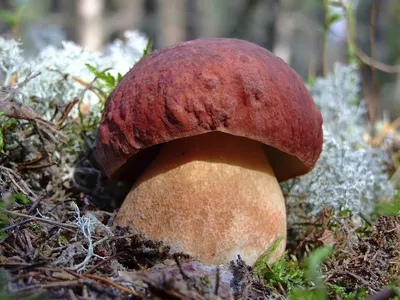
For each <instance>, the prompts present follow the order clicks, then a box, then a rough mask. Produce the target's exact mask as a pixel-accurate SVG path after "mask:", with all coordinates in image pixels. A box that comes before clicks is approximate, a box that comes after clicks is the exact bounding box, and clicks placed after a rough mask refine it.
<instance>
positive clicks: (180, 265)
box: [174, 254, 190, 280]
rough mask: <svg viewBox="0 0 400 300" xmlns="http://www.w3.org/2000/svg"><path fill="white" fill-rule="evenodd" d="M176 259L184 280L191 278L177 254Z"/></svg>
mask: <svg viewBox="0 0 400 300" xmlns="http://www.w3.org/2000/svg"><path fill="white" fill-rule="evenodd" d="M174 260H175V262H176V264H177V266H178V269H179V272H180V273H181V275H182V278H183V280H188V279H190V277H189V276H188V275H187V274H186V273H185V271H183V268H182V264H181V262H180V261H179V258H178V255H177V254H174Z"/></svg>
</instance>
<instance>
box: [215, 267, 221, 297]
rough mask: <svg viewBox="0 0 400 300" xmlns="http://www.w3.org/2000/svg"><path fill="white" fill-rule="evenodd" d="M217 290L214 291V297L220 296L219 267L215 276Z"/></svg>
mask: <svg viewBox="0 0 400 300" xmlns="http://www.w3.org/2000/svg"><path fill="white" fill-rule="evenodd" d="M215 276H216V278H215V290H214V295H216V296H218V290H219V281H220V278H219V268H218V267H217V274H216V275H215Z"/></svg>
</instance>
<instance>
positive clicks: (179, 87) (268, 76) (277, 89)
mask: <svg viewBox="0 0 400 300" xmlns="http://www.w3.org/2000/svg"><path fill="white" fill-rule="evenodd" d="M211 131H221V132H225V133H228V134H231V135H236V136H243V137H247V138H249V139H254V140H257V141H259V142H261V143H263V144H265V145H267V146H269V147H268V152H269V155H270V157H272V158H271V159H270V163H271V166H272V168H273V170H274V173H275V176H276V178H277V179H278V180H279V181H283V180H286V179H289V178H291V177H294V176H298V175H302V174H305V173H307V172H308V171H309V170H310V169H311V168H312V167H313V166H314V164H315V163H316V161H317V159H318V157H319V155H320V153H321V150H322V117H321V114H320V112H319V111H318V110H317V108H316V106H315V104H314V102H313V100H312V98H311V96H310V94H309V92H308V90H307V89H306V87H305V86H304V84H303V82H302V79H301V78H300V76H299V75H298V74H297V73H296V72H295V71H294V70H293V69H292V68H291V67H290V66H288V65H287V64H286V63H285V62H284V61H283V60H281V59H280V58H278V57H277V56H275V55H274V54H272V53H271V52H270V51H268V50H266V49H264V48H262V47H260V46H258V45H255V44H253V43H250V42H246V41H243V40H238V39H231V38H202V39H197V40H192V41H187V42H183V43H179V44H176V45H172V46H169V47H165V48H162V49H160V50H157V51H154V52H152V53H151V54H150V55H148V56H147V57H145V58H144V59H142V60H141V61H140V62H138V63H137V64H136V65H135V66H134V67H133V68H132V69H131V70H130V71H129V72H128V73H127V74H126V75H125V76H124V77H123V78H122V80H121V82H120V83H119V84H118V86H117V87H116V88H115V89H114V90H113V91H112V93H111V94H110V95H109V98H108V100H107V102H106V105H105V109H104V112H103V116H102V120H101V125H100V127H99V130H98V138H97V146H96V157H97V159H98V161H99V162H100V164H101V165H102V167H103V169H104V171H105V172H106V174H107V175H108V176H109V177H112V178H119V179H123V178H124V174H126V173H127V172H126V170H127V169H129V172H130V174H131V175H130V177H131V176H132V168H131V167H132V166H133V167H134V168H135V167H137V169H140V168H143V163H144V161H145V160H148V159H150V160H151V159H152V158H154V156H155V153H156V149H157V147H151V146H154V145H160V144H162V143H165V142H168V141H171V140H174V139H179V138H183V137H190V136H195V135H199V134H204V133H207V132H211ZM145 149H146V151H143V150H145ZM135 154H136V155H135ZM144 158H146V159H144ZM128 161H129V163H128V164H127V162H128ZM132 164H133V165H132ZM135 164H136V165H135Z"/></svg>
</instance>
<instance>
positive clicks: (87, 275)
mask: <svg viewBox="0 0 400 300" xmlns="http://www.w3.org/2000/svg"><path fill="white" fill-rule="evenodd" d="M82 276H83V277H86V278H89V279H93V280H97V281H100V282H103V283H105V284H108V285H111V286H113V287H115V288H117V289H119V290H121V291H123V292H125V293H127V294H129V295H133V296H136V297H139V296H140V295H139V293H137V292H136V291H135V290H131V289H128V288H126V287H124V286H122V285H120V284H118V283H116V282H114V281H111V280H110V279H107V278H104V277H101V276H98V275H94V274H84V275H82Z"/></svg>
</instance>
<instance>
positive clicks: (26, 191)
mask: <svg viewBox="0 0 400 300" xmlns="http://www.w3.org/2000/svg"><path fill="white" fill-rule="evenodd" d="M0 170H1V171H4V172H5V173H7V175H8V176H9V177H10V180H11V181H12V182H13V183H14V184H15V185H16V187H17V188H18V189H19V190H20V191H21V192H22V193H23V194H24V195H26V196H29V194H30V195H31V197H32V198H33V199H34V201H37V200H38V197H37V196H36V194H35V193H34V192H33V191H32V190H31V189H30V188H29V186H28V185H27V184H26V183H25V181H23V180H22V178H21V177H20V176H19V175H18V174H17V173H16V172H15V171H14V170H13V169H10V168H7V167H4V166H0ZM11 175H13V176H14V177H16V178H17V179H18V181H19V184H17V183H16V182H15V180H12V179H11V178H12V176H11ZM20 185H22V186H23V188H22V187H21V186H20Z"/></svg>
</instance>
